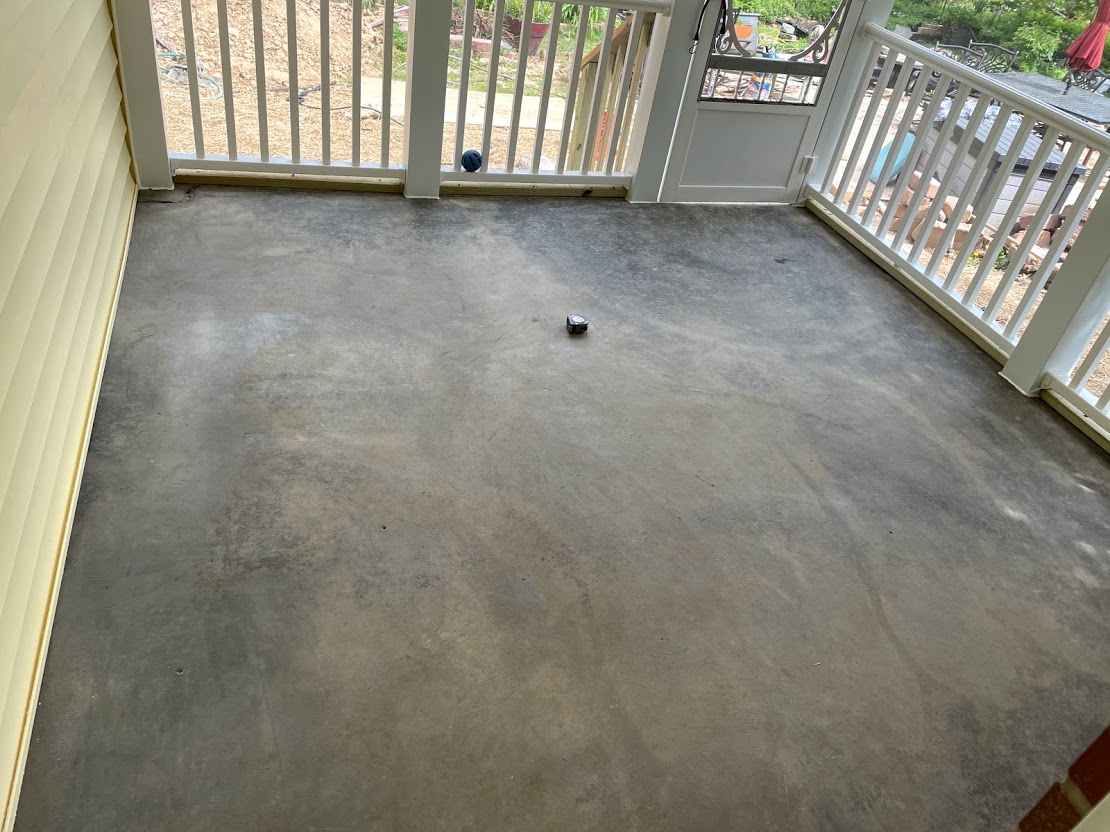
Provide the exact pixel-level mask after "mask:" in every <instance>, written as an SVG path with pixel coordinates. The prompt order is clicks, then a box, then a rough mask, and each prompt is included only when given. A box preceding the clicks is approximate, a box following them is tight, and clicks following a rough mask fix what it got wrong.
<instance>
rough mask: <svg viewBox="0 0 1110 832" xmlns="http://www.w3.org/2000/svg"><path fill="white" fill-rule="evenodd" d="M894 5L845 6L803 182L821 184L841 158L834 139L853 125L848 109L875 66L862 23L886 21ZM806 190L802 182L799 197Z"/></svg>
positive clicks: (883, 0) (884, 1)
mask: <svg viewBox="0 0 1110 832" xmlns="http://www.w3.org/2000/svg"><path fill="white" fill-rule="evenodd" d="M893 6H894V0H865V2H859V0H857V2H856V3H853V4H850V5H849V6H848V14H847V16H846V17H845V19H844V31H843V32H842V33H841V34H840V37H839V38H838V43H837V47H838V48H837V49H835V50H834V51H833V56H832V63H833V66H831V67H830V75H831V76H832V77H834V78H836V87H835V89H833V97H832V101H831V102H829V107H828V109H827V110H825V120H824V121H823V122H822V124H821V132H820V133H818V134H817V142H816V145H815V146H814V149H813V155H814V162H813V166H812V167H811V168H810V169H809V173H807V174H806V181H805V185H808V186H810V187H814V188H820V186H821V182H823V181H824V179H825V174H826V173H827V172H828V169H829V165H835V164H836V163H837V162H839V161H840V160H839V159H833V158H832V157H833V155H834V153H835V151H834V149H835V147H836V143H837V139H839V138H840V135H841V133H842V132H843V131H844V130H850V129H851V128H852V123H853V122H854V120H855V118H856V116H857V115H858V113H856V112H855V111H854V110H852V109H851V104H852V101H853V99H854V98H855V95H856V92H857V90H858V88H859V85H860V84H861V83H866V81H864V79H865V78H870V77H871V73H872V71H873V70H874V66H873V65H868V60H867V59H868V57H869V56H870V54H871V47H872V41H871V40H870V39H868V38H865V37H864V36H863V27H864V26H866V25H867V24H868V23H877V24H879V25H880V26H883V25H885V24H886V21H887V18H888V17H890V10H891V9H892V8H893ZM841 38H843V39H844V40H841ZM844 41H847V43H845V42H844ZM845 47H847V48H845ZM841 56H843V57H841ZM838 59H840V60H842V61H843V64H842V65H841V67H840V69H839V72H838V71H837V67H836V62H837V60H838ZM881 93H882V90H877V91H876V94H881ZM806 190H807V188H806V187H805V186H803V187H802V189H801V195H800V198H801V199H805V196H806Z"/></svg>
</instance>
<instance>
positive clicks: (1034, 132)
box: [807, 24, 1110, 430]
mask: <svg viewBox="0 0 1110 832" xmlns="http://www.w3.org/2000/svg"><path fill="white" fill-rule="evenodd" d="M861 41H862V44H861V46H862V48H867V49H869V50H870V52H869V56H868V59H867V62H866V64H865V65H866V66H867V67H868V68H871V67H876V70H875V72H874V73H872V72H870V71H868V72H866V73H865V74H864V76H863V77H862V78H861V79H860V81H859V83H858V86H857V88H856V90H855V96H854V99H853V101H852V103H851V106H850V108H849V110H848V111H849V112H852V113H858V115H857V116H856V117H855V119H851V118H850V119H849V123H848V125H847V126H846V128H845V129H844V130H843V131H842V133H841V134H840V136H839V139H838V141H837V142H836V146H835V150H834V151H833V154H832V156H831V160H830V163H829V164H828V166H827V168H826V169H825V173H824V176H823V178H822V180H821V181H818V182H813V183H811V186H810V188H809V190H808V193H807V197H808V199H809V201H810V204H811V205H813V206H814V207H816V208H818V209H819V210H820V211H822V212H823V213H824V214H825V215H826V216H828V217H829V218H830V219H831V220H833V221H834V222H835V223H836V224H838V225H839V226H841V228H842V230H844V231H846V232H847V233H849V234H850V235H851V236H853V237H854V238H856V239H857V241H858V242H860V243H861V244H862V245H863V246H864V247H865V248H867V249H870V250H871V251H873V252H874V253H875V254H876V255H877V256H878V257H879V258H881V260H882V261H883V262H884V264H885V265H886V266H887V267H888V268H889V269H890V270H892V271H894V272H895V273H896V274H897V275H898V276H899V277H900V278H901V279H903V281H904V282H906V283H908V284H909V285H911V286H912V287H913V288H914V289H915V290H916V291H917V292H918V293H919V294H922V295H924V296H926V297H927V298H928V299H929V300H930V301H931V302H932V303H933V304H934V305H935V306H937V307H938V308H939V309H941V310H942V311H943V312H944V313H945V314H946V315H947V316H948V317H949V318H951V319H952V320H953V321H954V322H956V323H957V324H958V325H960V326H961V327H962V328H963V329H964V330H965V331H967V332H968V333H969V334H970V335H972V336H973V337H975V338H976V340H978V341H979V342H980V343H981V344H982V345H983V346H984V347H985V348H986V349H988V351H990V352H991V353H992V354H994V355H995V356H996V357H997V358H998V359H999V360H1000V361H1002V362H1004V363H1006V368H1005V369H1004V370H1003V374H1004V375H1005V376H1006V377H1007V378H1010V379H1011V381H1014V383H1015V384H1016V385H1017V386H1018V387H1020V388H1021V389H1023V390H1024V391H1025V392H1031V391H1033V390H1035V389H1037V388H1038V387H1041V386H1043V387H1048V388H1049V389H1054V390H1060V391H1062V392H1061V395H1062V397H1063V398H1064V399H1066V400H1067V402H1068V403H1069V405H1071V406H1072V407H1074V408H1075V409H1076V410H1078V411H1080V412H1081V413H1082V414H1083V417H1084V418H1087V419H1090V420H1092V421H1094V422H1096V423H1098V424H1099V425H1100V427H1101V428H1102V429H1103V430H1108V429H1110V419H1108V407H1110V393H1108V392H1107V391H1108V389H1110V357H1108V356H1107V351H1108V345H1110V341H1108V339H1110V327H1106V326H1105V320H1106V316H1107V312H1108V310H1110V298H1108V297H1106V295H1107V294H1108V293H1110V285H1108V284H1107V281H1108V280H1110V275H1106V276H1100V277H1097V279H1091V275H1090V274H1089V270H1090V263H1093V262H1094V261H1095V260H1096V259H1097V256H1092V257H1085V256H1083V255H1082V252H1081V249H1082V248H1084V247H1086V248H1092V246H1091V245H1090V244H1085V243H1084V242H1081V241H1083V238H1085V237H1087V236H1088V235H1090V234H1092V233H1095V234H1101V235H1102V236H1105V235H1106V231H1110V216H1108V215H1110V205H1104V206H1102V207H1101V210H1099V209H1097V208H1096V206H1099V205H1101V203H1100V196H1101V194H1102V191H1103V188H1104V186H1105V184H1106V175H1107V171H1108V169H1110V136H1108V135H1107V134H1106V133H1104V132H1102V131H1100V130H1097V129H1095V128H1093V127H1091V126H1089V125H1087V124H1085V123H1082V122H1080V121H1078V120H1076V119H1073V118H1071V117H1070V116H1066V115H1064V114H1063V113H1061V112H1060V111H1058V110H1055V109H1053V108H1051V107H1049V106H1046V105H1044V104H1042V103H1041V102H1038V101H1035V100H1033V99H1031V98H1029V97H1027V96H1024V95H1022V94H1020V93H1018V92H1016V91H1014V90H1012V89H1010V88H1009V87H1007V86H1006V85H1005V84H1004V83H1003V81H1002V80H999V79H997V78H994V77H990V76H987V75H984V74H982V73H979V72H977V71H975V70H972V69H969V68H968V67H966V66H963V65H961V64H959V63H956V62H955V61H952V60H950V59H948V58H946V57H944V56H942V55H940V54H938V53H936V52H933V51H930V50H928V49H926V48H924V47H922V46H920V45H918V44H916V43H912V42H911V41H909V40H907V39H905V38H903V37H900V36H898V35H895V34H893V33H891V32H888V31H886V30H885V29H883V28H881V27H879V26H876V25H875V24H868V25H867V26H865V27H864V29H863V31H862V38H861ZM1104 225H1105V226H1106V231H1095V232H1092V231H1091V229H1092V227H1098V228H1100V229H1101V228H1102V227H1103V226H1104ZM1105 246H1106V243H1105V242H1103V245H1102V249H1101V251H1102V252H1103V253H1110V252H1108V251H1107V249H1106V247H1105ZM1092 251H1093V249H1092ZM1077 255H1078V259H1077ZM1088 261H1090V263H1089V262H1088ZM1096 272H1099V273H1101V266H1099V267H1098V268H1096ZM1088 282H1089V283H1090V285H1089V286H1088V285H1087V283H1088ZM1069 285H1071V286H1072V290H1071V292H1070V294H1075V293H1076V292H1077V291H1078V289H1077V288H1076V287H1079V288H1082V287H1083V286H1086V289H1084V290H1083V291H1082V292H1080V294H1082V297H1081V298H1078V299H1073V300H1072V302H1071V305H1070V306H1069V307H1068V308H1069V309H1071V316H1070V317H1068V315H1067V314H1066V310H1065V309H1064V307H1060V302H1057V301H1055V300H1054V296H1057V295H1058V296H1061V297H1063V296H1065V295H1067V294H1069V289H1068V288H1067V287H1068V286H1069ZM1050 305H1052V306H1057V307H1060V309H1059V311H1058V312H1057V313H1056V314H1053V313H1052V312H1049V315H1048V316H1047V317H1056V318H1059V320H1056V321H1054V322H1053V325H1051V326H1049V325H1047V323H1046V322H1045V321H1044V320H1042V321H1040V322H1039V323H1038V322H1037V319H1038V317H1042V318H1044V317H1046V316H1045V314H1044V313H1045V312H1046V311H1048V307H1049V306H1050ZM1065 331H1066V332H1067V337H1066V338H1065ZM1027 340H1028V343H1025V342H1026V341H1027ZM1011 364H1013V365H1014V366H1011ZM1038 364H1039V366H1038Z"/></svg>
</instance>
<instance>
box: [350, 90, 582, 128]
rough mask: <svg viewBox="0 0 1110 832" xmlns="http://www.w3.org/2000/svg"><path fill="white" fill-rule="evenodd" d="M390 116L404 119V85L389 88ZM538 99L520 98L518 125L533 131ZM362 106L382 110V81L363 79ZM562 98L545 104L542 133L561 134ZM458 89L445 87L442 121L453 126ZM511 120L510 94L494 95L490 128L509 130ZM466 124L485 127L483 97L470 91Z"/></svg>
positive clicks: (484, 99) (484, 94) (535, 96)
mask: <svg viewBox="0 0 1110 832" xmlns="http://www.w3.org/2000/svg"><path fill="white" fill-rule="evenodd" d="M389 96H390V98H389V114H390V117H391V118H403V117H404V115H405V82H404V81H397V80H394V81H393V82H392V83H390V85H389ZM540 101H541V99H540V96H538V95H522V96H521V97H520V125H521V126H522V127H527V128H529V129H535V127H536V121H537V120H538V119H539V116H540ZM362 104H363V106H364V107H369V108H372V109H373V110H375V111H376V112H379V113H380V112H381V110H382V79H381V78H371V77H366V78H363V79H362ZM566 105H567V101H566V99H565V98H559V97H558V96H554V95H553V96H551V98H550V100H549V101H548V103H547V115H546V116H545V117H544V122H543V123H544V129H545V130H562V129H563V113H564V112H565V111H566ZM458 117H459V88H458V87H448V88H447V93H446V97H445V99H444V102H443V120H444V122H445V123H447V124H454V123H455V122H457V121H458V120H459V119H458ZM512 118H513V94H512V93H511V92H498V93H494V109H493V126H494V127H510V126H511V125H512ZM466 123H467V124H485V123H486V93H485V92H478V91H471V92H468V93H467V96H466Z"/></svg>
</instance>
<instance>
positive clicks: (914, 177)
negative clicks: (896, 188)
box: [910, 170, 940, 199]
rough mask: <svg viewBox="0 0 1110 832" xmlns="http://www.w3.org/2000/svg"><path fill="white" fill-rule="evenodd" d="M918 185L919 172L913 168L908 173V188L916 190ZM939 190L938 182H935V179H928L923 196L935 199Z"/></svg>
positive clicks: (919, 182) (919, 181)
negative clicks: (911, 171)
mask: <svg viewBox="0 0 1110 832" xmlns="http://www.w3.org/2000/svg"><path fill="white" fill-rule="evenodd" d="M920 185H921V173H920V172H918V171H916V170H915V171H914V172H913V173H912V174H910V188H912V189H913V190H915V191H916V190H917V188H918V187H919V186H920ZM939 190H940V183H939V182H937V181H936V180H935V179H930V180H929V185H928V187H927V188H926V189H925V196H927V197H928V198H929V199H935V198H936V195H937V192H938V191H939Z"/></svg>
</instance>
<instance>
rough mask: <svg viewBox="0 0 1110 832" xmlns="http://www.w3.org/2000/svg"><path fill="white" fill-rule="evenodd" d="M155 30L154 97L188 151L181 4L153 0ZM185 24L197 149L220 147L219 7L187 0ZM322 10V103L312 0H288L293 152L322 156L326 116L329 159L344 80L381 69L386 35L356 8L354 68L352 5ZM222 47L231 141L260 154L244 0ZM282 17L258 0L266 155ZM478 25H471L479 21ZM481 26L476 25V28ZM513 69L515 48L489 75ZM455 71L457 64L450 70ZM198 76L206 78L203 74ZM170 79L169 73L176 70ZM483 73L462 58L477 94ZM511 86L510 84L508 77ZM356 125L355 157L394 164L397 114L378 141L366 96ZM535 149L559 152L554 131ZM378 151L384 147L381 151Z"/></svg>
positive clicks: (396, 50)
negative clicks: (358, 33)
mask: <svg viewBox="0 0 1110 832" xmlns="http://www.w3.org/2000/svg"><path fill="white" fill-rule="evenodd" d="M151 8H152V14H153V20H154V27H155V32H156V34H157V35H158V37H159V38H160V39H161V41H162V44H163V45H164V46H165V47H168V48H165V49H163V48H161V47H160V56H159V65H160V69H161V71H162V99H163V107H164V110H165V120H166V133H167V137H168V139H169V146H170V150H171V151H174V152H179V153H192V152H194V150H195V138H194V133H193V124H192V115H191V109H190V101H189V87H188V86H187V84H186V83H181V82H182V81H185V79H186V74H185V72H184V70H183V68H184V67H185V63H186V61H185V46H184V44H185V37H184V30H183V26H182V17H181V5H180V3H179V2H177V0H152V2H151ZM192 8H193V31H194V38H195V43H196V50H197V61H198V69H199V74H200V75H201V76H203V77H202V79H201V91H200V98H201V107H200V109H201V119H202V132H203V139H204V148H205V152H206V153H207V154H208V155H213V154H218V155H226V154H227V153H228V146H227V129H226V119H225V112H224V111H225V98H224V96H225V94H226V93H225V91H224V90H223V89H222V86H223V65H222V61H221V51H220V42H219V34H218V33H219V28H218V15H217V9H216V2H215V0H194V2H193V6H192ZM328 11H329V17H330V23H331V25H330V29H329V31H330V38H329V46H330V48H329V52H330V55H329V61H328V66H329V71H330V75H331V87H330V89H331V111H330V113H329V114H325V113H324V112H323V111H322V109H321V95H320V90H319V86H320V84H321V82H322V72H321V67H322V65H323V62H322V59H321V55H322V51H321V38H320V4H319V3H318V2H312V0H296V20H295V23H296V32H297V37H296V42H297V87H298V88H299V89H300V90H301V103H300V104H299V119H298V122H299V127H300V150H301V153H300V155H301V158H302V159H321V158H322V151H323V141H322V128H323V124H324V120H325V118H327V119H328V120H329V122H330V128H331V158H332V160H333V161H350V160H351V148H352V144H353V138H354V129H353V126H352V118H351V90H352V82H353V79H354V78H357V77H381V75H382V67H383V65H384V56H385V37H384V32H383V26H382V25H381V18H382V13H381V11H380V10H374V11H364V12H363V21H362V31H363V36H362V40H363V48H362V55H361V60H360V66H359V67H358V71H357V72H356V71H355V70H354V64H355V61H354V55H353V50H352V47H351V44H352V29H353V14H354V12H353V6H352V5H351V4H348V3H342V2H333V3H331V4H330V5H329V6H328ZM405 14H406V13H405V11H404V10H403V7H402V6H401V5H398V12H397V17H398V19H399V20H403V19H404V18H405ZM227 15H228V31H229V50H228V51H229V53H230V57H231V61H230V65H231V80H232V85H231V99H232V102H233V109H234V115H235V128H236V129H235V134H236V145H237V151H238V154H239V155H240V156H259V155H260V151H261V147H260V143H259V129H258V128H259V116H258V86H257V80H256V79H257V73H256V71H255V51H254V22H253V16H252V10H251V3H250V0H227ZM403 26H404V24H403V23H402V24H400V26H399V27H398V33H397V34H396V35H395V39H394V43H393V49H392V52H393V75H394V77H395V78H403V77H404V72H405V57H406V56H405V51H404V45H405V41H406V38H405V35H404V32H403V31H400V30H401V29H402V28H403ZM287 27H288V21H287V17H286V3H285V0H262V42H263V53H264V56H265V113H266V121H267V129H268V134H269V154H270V156H271V157H286V158H288V157H290V156H291V153H292V144H291V136H290V125H291V124H292V120H291V114H290V102H289V53H288V47H287V31H288V29H287ZM479 28H480V27H479ZM479 34H481V31H479ZM562 46H563V44H562V43H560V48H559V49H558V50H557V56H558V58H557V61H556V73H555V79H554V83H553V87H554V89H556V90H559V89H565V87H566V81H567V78H568V77H569V74H570V71H571V67H570V60H569V57H570V56H567V55H564V54H562V53H563V51H564V50H563V49H562ZM544 58H545V53H544V52H543V51H542V50H537V53H536V54H535V55H532V56H531V57H530V59H529V61H528V73H527V80H526V84H525V87H526V91H527V92H532V93H534V92H537V91H538V89H533V88H538V85H539V80H540V79H541V78H542V72H543V61H544ZM515 73H516V53H515V52H511V53H510V52H505V53H504V54H503V55H502V58H501V62H500V66H499V70H498V77H499V81H500V85H499V86H501V87H503V86H504V85H505V84H509V85H511V84H512V82H513V79H514V76H515ZM454 74H455V75H456V76H457V69H456V70H455V73H454ZM205 78H207V79H209V80H207V81H205V80H204V79H205ZM175 79H176V80H175ZM487 79H488V62H486V61H483V60H482V59H481V58H480V57H475V58H474V59H473V61H472V65H471V83H470V84H469V85H468V86H469V88H470V95H471V96H476V95H484V92H482V90H484V89H485V85H486V82H487ZM510 88H511V86H510ZM363 98H364V100H363V105H364V106H363V112H362V118H361V119H360V125H359V137H360V154H361V158H362V160H363V162H364V163H366V162H375V161H378V160H381V161H384V162H386V163H389V164H393V165H398V164H401V162H402V158H403V152H404V141H403V130H404V127H403V124H404V122H403V117H402V118H393V119H391V121H390V130H389V141H388V143H387V146H386V147H385V148H383V141H382V137H383V132H384V131H383V123H382V118H381V114H380V113H378V112H376V111H373V110H371V109H370V108H369V107H367V106H366V104H367V102H366V100H365V99H366V96H365V94H364V96H363ZM545 133H546V135H545V137H544V143H543V155H544V156H546V157H548V158H549V159H552V160H554V159H556V158H557V157H558V152H559V133H558V132H557V131H553V130H550V129H549V130H547V131H545ZM465 136H466V138H465V141H464V143H463V144H464V147H463V148H459V149H458V151H459V152H461V150H463V149H466V148H469V147H480V146H481V139H482V127H481V125H476V124H468V125H467V128H466V134H465ZM508 138H509V130H508V128H506V127H497V126H495V127H493V129H492V130H491V142H490V154H489V156H490V158H489V164H490V167H491V168H500V167H503V166H504V164H505V154H506V150H507V144H508ZM534 141H535V131H534V129H527V128H522V129H521V130H520V134H519V138H518V150H517V161H519V160H520V157H521V156H524V155H530V154H531V153H532V149H533V144H534ZM383 151H384V152H383ZM456 155H457V153H456V148H455V125H454V124H453V123H450V124H447V125H445V127H444V152H443V163H444V164H447V165H449V164H453V163H454V161H455V158H456Z"/></svg>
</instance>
